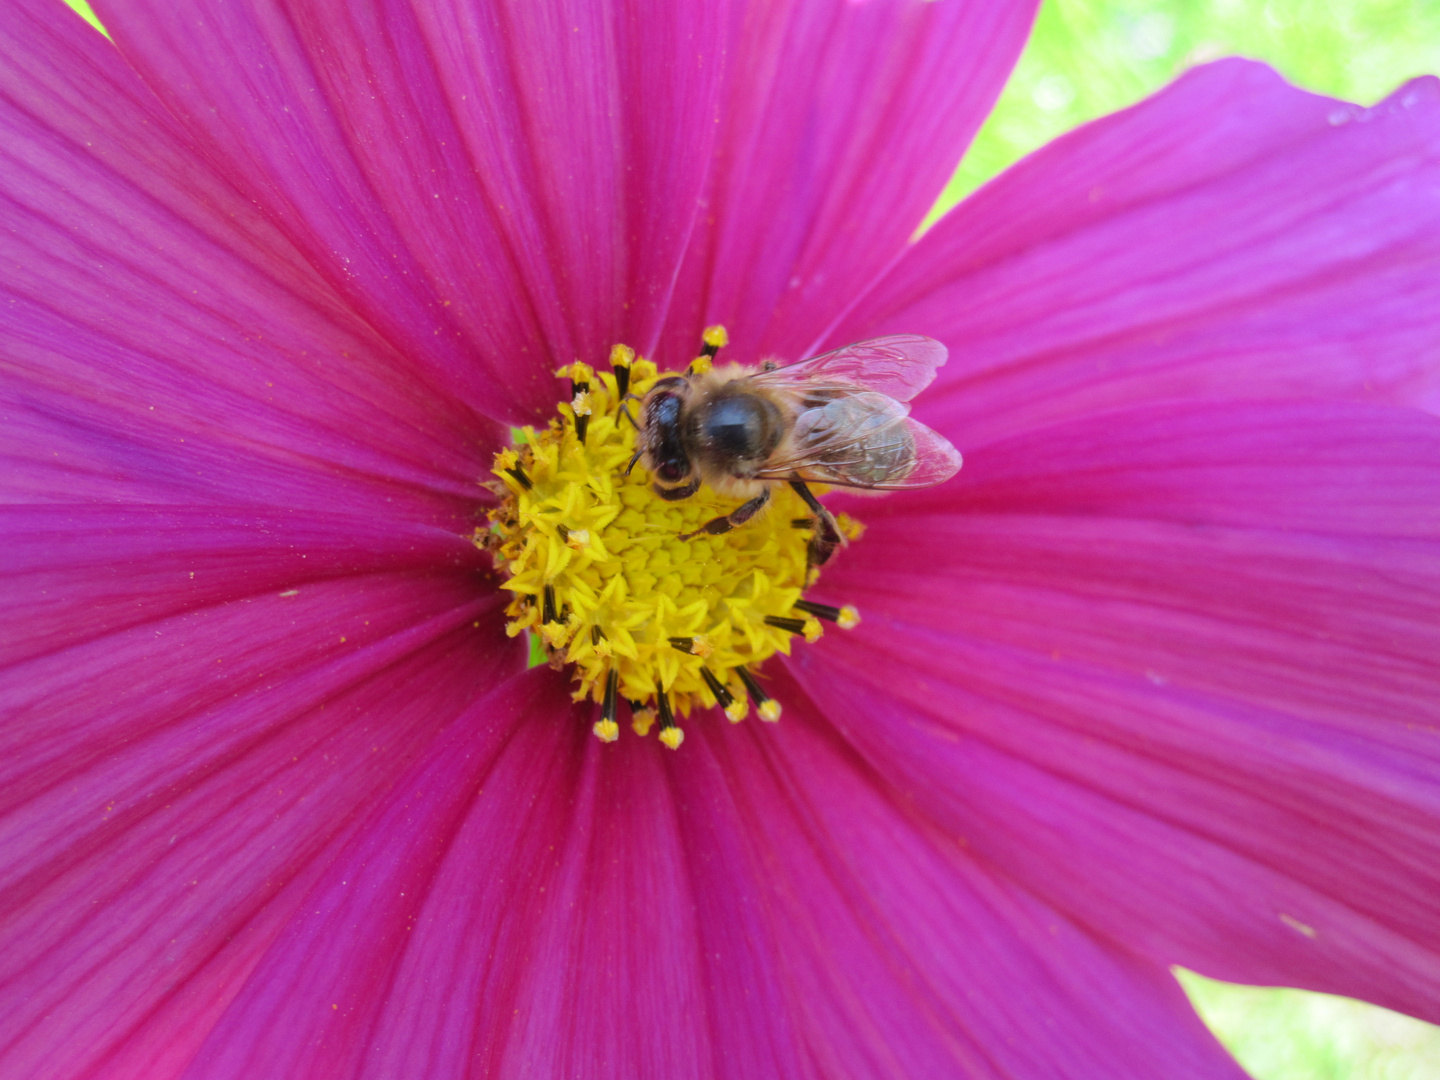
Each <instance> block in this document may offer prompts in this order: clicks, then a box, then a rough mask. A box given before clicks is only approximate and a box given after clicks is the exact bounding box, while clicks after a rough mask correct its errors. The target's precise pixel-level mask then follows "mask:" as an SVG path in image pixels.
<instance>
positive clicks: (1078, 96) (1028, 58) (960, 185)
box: [66, 0, 1440, 1080]
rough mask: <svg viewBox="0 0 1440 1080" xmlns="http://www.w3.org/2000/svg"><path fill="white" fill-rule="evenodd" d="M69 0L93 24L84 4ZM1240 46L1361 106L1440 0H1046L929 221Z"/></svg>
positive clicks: (1322, 1059) (1296, 1008) (1310, 1039)
mask: <svg viewBox="0 0 1440 1080" xmlns="http://www.w3.org/2000/svg"><path fill="white" fill-rule="evenodd" d="M66 2H67V3H69V4H70V6H71V7H73V8H75V9H76V10H77V11H79V12H80V13H81V14H82V15H84V16H85V17H86V18H88V19H89V20H90V21H91V22H92V23H94V24H95V25H96V26H97V27H98V26H99V25H100V24H99V22H98V21H97V20H96V19H95V16H94V14H93V13H92V12H91V11H90V7H89V5H88V4H87V3H85V0H66ZM1236 53H1238V54H1242V55H1245V56H1251V57H1254V58H1256V59H1260V60H1265V61H1267V62H1268V63H1270V64H1273V65H1274V66H1275V67H1276V68H1278V69H1279V70H1280V71H1281V72H1282V73H1283V74H1284V75H1285V76H1286V77H1287V78H1289V79H1290V80H1291V81H1292V82H1294V83H1297V84H1298V85H1300V86H1303V87H1305V88H1307V89H1310V90H1315V91H1318V92H1320V93H1325V94H1331V95H1333V96H1335V97H1340V98H1345V99H1347V100H1350V101H1359V102H1363V103H1366V104H1369V103H1371V102H1373V101H1375V100H1377V99H1378V98H1381V97H1383V96H1384V95H1385V94H1387V93H1389V92H1390V91H1391V90H1392V89H1394V88H1395V86H1396V85H1398V84H1399V83H1400V82H1403V81H1404V80H1405V79H1406V78H1409V77H1410V76H1412V75H1419V74H1423V73H1426V72H1440V0H1328V2H1320V0H1269V2H1254V0H1046V2H1045V4H1044V6H1043V7H1042V9H1041V12H1040V17H1039V19H1038V20H1037V22H1036V26H1035V33H1034V35H1033V36H1032V38H1031V40H1030V44H1029V46H1028V47H1027V48H1026V51H1025V55H1024V56H1023V57H1022V58H1021V60H1020V64H1019V66H1018V67H1017V68H1016V70H1015V73H1014V75H1013V76H1012V78H1011V80H1010V83H1009V85H1008V86H1007V87H1006V88H1005V93H1004V94H1003V95H1002V96H1001V98H1000V102H999V104H998V105H997V106H996V108H995V111H994V113H993V114H992V115H991V117H990V119H989V121H987V123H986V124H985V126H984V128H982V129H981V131H980V134H979V136H978V137H977V138H976V140H975V143H974V145H973V146H972V147H971V148H970V151H969V153H968V154H966V156H965V160H964V161H963V162H961V164H960V168H959V170H958V171H957V172H956V174H955V177H954V179H953V180H952V181H951V183H950V185H949V186H948V187H947V188H946V190H945V193H944V195H943V196H942V197H941V200H940V202H939V204H938V205H937V208H936V214H937V216H938V214H939V213H940V212H943V210H944V209H947V208H948V207H950V206H952V205H954V204H955V203H956V202H957V201H959V199H960V198H961V197H962V196H963V195H965V193H967V192H969V191H971V190H973V189H974V188H976V187H978V186H979V185H980V184H982V183H984V182H985V181H986V180H988V179H989V178H990V177H992V176H994V175H995V174H996V173H998V172H1000V170H1002V169H1004V168H1005V167H1006V166H1008V165H1010V164H1011V163H1013V162H1014V161H1016V160H1017V159H1019V158H1020V157H1023V156H1024V155H1025V154H1027V153H1029V152H1030V151H1031V150H1034V149H1036V148H1037V147H1039V146H1041V145H1043V144H1044V143H1046V142H1048V141H1049V140H1050V139H1052V138H1054V137H1055V136H1056V135H1059V134H1061V133H1062V132H1064V131H1068V130H1069V129H1070V128H1072V127H1075V126H1076V125H1077V124H1081V123H1084V122H1085V121H1086V120H1091V119H1094V118H1095V117H1097V116H1102V115H1104V114H1105V113H1107V112H1113V111H1114V110H1115V109H1119V108H1123V107H1125V106H1126V105H1129V104H1132V103H1133V102H1135V101H1138V100H1139V99H1140V98H1142V97H1144V96H1145V95H1147V94H1149V93H1151V92H1153V91H1154V90H1156V89H1158V88H1159V87H1161V86H1163V85H1164V84H1165V83H1167V82H1169V81H1170V79H1171V78H1173V77H1174V76H1175V75H1176V74H1177V73H1178V72H1180V71H1182V70H1183V69H1184V68H1186V67H1187V66H1189V65H1191V64H1194V63H1199V62H1202V61H1204V60H1209V59H1214V58H1215V57H1219V56H1228V55H1232V54H1236ZM540 659H541V662H543V656H542V657H541V658H540ZM532 662H534V661H533V660H532ZM1178 975H1179V977H1180V981H1181V983H1182V985H1183V986H1184V987H1185V991H1186V993H1188V994H1189V995H1190V999H1191V1001H1192V1002H1193V1003H1194V1004H1195V1007H1196V1009H1197V1010H1198V1011H1199V1012H1200V1015H1201V1017H1202V1018H1203V1019H1204V1020H1205V1022H1206V1024H1208V1025H1209V1026H1210V1029H1211V1030H1212V1031H1214V1032H1215V1033H1216V1035H1217V1036H1218V1037H1219V1038H1220V1040H1221V1041H1222V1042H1223V1043H1224V1044H1225V1045H1226V1046H1227V1047H1228V1048H1229V1049H1230V1051H1231V1052H1232V1053H1234V1054H1235V1056H1236V1057H1237V1058H1238V1059H1239V1060H1240V1063H1241V1064H1242V1065H1244V1066H1245V1068H1246V1069H1247V1070H1249V1071H1250V1073H1251V1074H1252V1075H1253V1076H1255V1077H1256V1078H1257V1080H1440V1028H1436V1027H1432V1026H1430V1025H1428V1024H1422V1023H1420V1022H1419V1021H1417V1020H1411V1019H1409V1018H1408V1017H1403V1016H1398V1015H1396V1014H1395V1013H1391V1012H1387V1011H1386V1010H1384V1009H1378V1008H1375V1007H1374V1006H1371V1005H1365V1004H1362V1003H1360V1002H1356V1001H1349V1000H1347V999H1345V998H1337V997H1330V996H1328V995H1324V994H1310V993H1306V992H1304V991H1300V990H1276V989H1267V988H1261V987H1249V986H1232V985H1230V984H1227V983H1220V982H1215V981H1213V980H1210V979H1204V978H1201V977H1200V976H1198V975H1193V974H1191V973H1190V972H1185V971H1181V972H1179V973H1178ZM1097 1080H1100V1078H1097Z"/></svg>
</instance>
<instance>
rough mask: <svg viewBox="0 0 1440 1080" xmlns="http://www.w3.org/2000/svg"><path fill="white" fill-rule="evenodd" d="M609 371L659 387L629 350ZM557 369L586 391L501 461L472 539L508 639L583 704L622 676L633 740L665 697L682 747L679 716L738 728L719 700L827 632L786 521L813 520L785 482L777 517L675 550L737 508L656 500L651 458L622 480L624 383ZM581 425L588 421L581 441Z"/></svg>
mask: <svg viewBox="0 0 1440 1080" xmlns="http://www.w3.org/2000/svg"><path fill="white" fill-rule="evenodd" d="M726 340H727V339H726V335H725V332H724V329H723V328H719V327H711V328H710V329H708V330H707V331H706V334H705V344H706V346H707V351H709V349H710V348H719V347H722V346H724V345H725V344H726ZM611 363H612V365H613V366H614V367H615V368H616V369H617V370H621V371H623V374H622V376H621V381H622V382H623V383H625V384H626V385H625V390H628V392H629V393H630V394H632V395H635V396H639V397H643V396H644V395H645V393H646V392H647V391H648V390H649V389H650V387H651V386H652V385H653V384H654V382H655V380H656V378H657V377H658V373H657V370H656V367H655V365H654V364H653V363H651V362H650V361H648V360H645V359H643V358H637V357H636V356H635V353H634V351H633V350H631V349H629V348H627V347H625V346H623V345H617V346H616V347H615V348H614V349H613V350H612V351H611ZM557 374H558V375H559V376H560V377H561V378H568V379H570V380H572V382H574V383H575V384H577V387H583V389H579V391H578V392H577V393H576V394H575V396H574V398H573V400H572V401H571V402H569V403H565V404H561V405H560V406H559V408H558V410H557V412H558V415H557V416H556V417H555V418H554V419H552V420H551V421H550V423H549V424H548V425H546V426H544V427H541V428H538V429H537V428H531V427H527V428H525V429H523V430H522V431H521V432H520V433H518V435H517V443H518V445H517V446H515V447H513V448H506V449H504V450H501V451H500V452H499V453H498V454H496V456H495V475H496V476H497V477H498V478H499V480H500V481H501V484H499V485H495V490H496V491H497V492H500V493H501V494H502V496H503V498H502V501H501V502H500V504H499V505H498V506H496V507H495V508H494V509H493V510H491V511H490V513H489V525H488V528H481V529H477V530H476V538H475V539H476V543H477V544H479V545H480V546H482V547H484V548H485V549H486V550H488V551H489V552H490V553H491V555H492V557H493V559H494V561H495V566H496V568H497V569H498V570H499V571H501V572H503V573H504V574H505V575H506V577H507V580H506V581H505V584H504V588H506V589H508V590H509V591H510V592H511V594H512V595H513V599H512V600H511V602H510V604H509V605H508V607H507V608H506V612H505V614H506V616H507V617H508V619H509V622H508V623H507V625H506V631H507V633H510V634H511V635H512V636H514V635H516V634H518V633H519V632H520V631H522V630H528V631H530V632H531V633H534V634H536V635H538V637H539V639H540V641H541V642H543V644H544V647H545V650H546V652H547V653H548V654H549V658H550V660H551V663H552V664H555V665H557V666H559V665H568V666H569V667H570V671H571V676H572V678H573V679H574V680H575V684H576V685H575V690H574V695H573V696H574V697H575V699H576V700H577V701H578V700H583V699H585V698H589V699H590V700H592V701H595V702H597V703H599V702H600V701H601V700H602V697H603V695H604V692H605V687H606V682H607V678H608V677H609V675H610V673H611V672H612V671H613V672H614V673H615V681H614V693H615V694H617V695H618V696H619V697H623V698H625V699H627V700H629V701H631V702H635V703H638V705H639V707H638V708H634V709H633V718H632V723H631V726H632V728H633V729H634V731H635V732H636V734H639V735H645V734H647V733H648V732H649V731H650V729H651V728H652V727H653V726H654V724H655V722H656V710H655V708H654V707H653V706H654V704H655V703H656V700H657V694H660V695H661V700H662V701H663V702H665V703H666V707H665V709H664V710H663V711H664V719H665V723H664V724H662V726H661V733H660V740H661V741H662V742H663V743H664V744H665V745H666V746H669V747H671V748H672V749H674V748H675V747H678V746H679V745H680V743H681V741H682V740H683V739H684V735H683V733H682V732H681V730H680V728H679V727H678V726H675V724H674V723H673V722H671V721H670V717H671V716H672V715H675V716H684V717H688V716H689V715H690V712H691V710H692V709H695V708H712V707H714V706H715V705H717V704H723V705H725V713H726V716H727V717H729V719H730V720H731V721H732V722H739V721H740V720H743V719H744V718H745V716H746V714H747V712H748V711H749V704H748V703H747V701H746V698H745V695H744V693H743V692H742V693H738V694H736V695H735V696H734V698H733V700H725V699H726V698H727V697H729V690H727V686H729V687H731V688H733V686H734V681H733V676H734V673H736V672H737V671H738V672H739V674H740V676H741V679H742V681H744V680H745V679H749V678H750V676H749V675H748V674H746V672H749V671H754V670H756V669H757V668H758V666H759V665H760V664H762V663H763V662H764V661H765V660H766V659H767V658H769V657H771V656H773V655H774V654H775V653H777V652H778V653H783V654H786V655H788V654H789V653H790V650H791V649H792V648H793V647H794V646H795V645H796V644H798V643H799V642H801V641H805V642H810V643H813V642H815V641H817V640H818V639H819V638H820V636H821V634H822V633H823V628H822V626H821V624H820V622H819V620H818V619H815V618H813V617H806V618H805V619H804V620H803V629H798V628H797V623H796V618H795V616H796V612H795V610H794V608H795V604H796V602H797V601H799V600H800V599H801V594H802V592H803V590H804V589H805V588H806V587H807V578H808V577H813V572H812V571H811V568H809V567H808V566H807V564H806V541H807V539H808V536H807V533H806V531H805V530H801V529H796V528H794V527H793V526H792V525H791V522H792V521H793V520H795V519H797V518H804V517H806V516H807V515H808V510H807V508H806V507H805V505H804V503H803V502H802V500H801V499H800V497H799V496H798V495H796V494H795V493H794V492H793V491H791V490H790V488H789V486H788V485H776V486H775V489H774V491H773V494H772V497H771V505H770V507H769V508H767V510H766V511H765V512H764V513H762V514H760V515H757V517H755V518H753V519H752V520H750V521H749V522H747V523H746V524H745V525H743V526H741V527H739V528H736V529H733V530H731V531H730V532H728V533H725V534H722V535H720V536H711V535H708V534H704V535H698V536H691V537H690V538H689V539H687V540H681V539H680V537H681V536H682V535H683V534H693V533H695V532H696V531H697V530H698V529H699V528H700V527H701V526H702V525H704V524H705V523H706V522H708V521H710V520H711V519H712V518H716V517H722V516H724V515H726V514H728V513H730V512H731V511H732V510H734V509H735V508H736V506H737V505H739V501H742V500H736V499H734V498H726V497H722V496H720V495H718V494H716V493H715V492H714V491H712V490H711V489H710V488H709V487H708V486H705V487H702V488H701V489H700V490H699V491H698V492H697V493H696V494H695V495H693V496H691V497H690V498H688V499H683V500H680V501H677V502H667V501H665V500H664V499H661V498H660V497H659V496H658V495H657V494H656V493H655V492H654V491H653V490H652V489H651V487H650V482H651V477H650V476H649V474H648V473H647V472H646V470H645V468H644V466H643V463H639V464H636V465H635V467H634V468H632V469H631V470H630V472H629V474H628V475H626V472H625V470H626V467H627V465H629V464H630V461H631V459H632V457H633V455H634V453H635V436H636V431H635V427H634V425H633V424H632V423H631V422H630V420H628V419H626V417H625V416H624V415H622V413H621V406H622V405H623V404H624V399H623V395H622V391H621V389H620V384H619V383H618V382H617V376H616V374H615V373H614V372H602V373H597V372H595V371H594V369H592V368H590V367H589V366H588V365H585V364H582V363H578V362H577V363H574V364H569V365H566V366H565V367H562V368H561V369H560V371H559V372H558V373H557ZM630 413H631V416H634V415H635V412H634V407H633V402H632V405H631V410H630ZM577 417H586V418H587V423H586V424H585V426H584V427H583V428H581V429H580V432H579V433H578V434H577V430H576V429H577V423H576V418H577ZM582 436H583V438H582ZM826 610H829V611H833V610H834V609H826ZM843 610H844V612H846V613H848V614H849V615H851V616H853V621H852V622H851V625H854V623H855V622H858V621H859V616H858V615H856V614H854V609H853V608H846V609H843ZM827 618H833V616H827ZM775 623H779V624H780V625H778V626H777V625H775ZM839 624H840V625H842V626H843V625H845V621H844V616H842V618H841V619H840V620H839ZM787 626H788V627H789V629H788V630H787V629H786V628H785V627H787ZM797 630H798V632H797ZM792 635H794V636H792ZM707 676H708V677H709V681H708V682H707ZM717 679H718V681H716V680H717ZM712 686H713V687H714V688H715V689H714V690H712ZM662 688H663V689H662ZM717 691H718V693H719V695H720V698H721V701H720V702H717V700H716V692H717ZM757 712H758V713H759V715H760V716H761V718H762V719H764V720H769V721H774V720H777V719H779V716H780V706H779V703H778V702H775V701H771V700H766V701H764V702H761V703H760V704H758V705H757ZM593 730H594V733H595V735H596V736H597V737H598V738H600V739H601V740H602V741H605V742H612V741H614V740H615V739H616V738H618V736H619V725H618V724H617V723H616V722H615V720H614V719H613V717H611V716H607V717H604V718H602V719H601V720H599V721H598V722H597V723H595V725H594V729H593Z"/></svg>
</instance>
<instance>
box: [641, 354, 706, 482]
mask: <svg viewBox="0 0 1440 1080" xmlns="http://www.w3.org/2000/svg"><path fill="white" fill-rule="evenodd" d="M688 398H689V384H688V383H686V381H685V379H684V378H682V377H680V376H678V375H672V376H670V377H669V378H665V379H661V380H660V381H659V382H657V383H656V384H655V385H654V386H653V387H651V389H650V392H649V393H648V394H646V395H645V405H644V408H643V410H642V413H641V416H642V420H641V423H640V449H641V451H642V452H643V454H644V457H645V467H646V468H647V469H649V470H650V472H651V474H652V475H653V476H654V478H655V480H656V481H658V482H659V483H660V484H663V485H666V486H672V485H676V484H683V483H684V482H685V481H686V480H688V479H689V477H690V473H691V470H692V468H693V466H692V465H691V462H690V455H689V454H688V453H686V451H685V443H684V439H683V437H682V436H683V432H682V430H681V416H682V413H683V412H684V409H685V403H686V401H687V399H688Z"/></svg>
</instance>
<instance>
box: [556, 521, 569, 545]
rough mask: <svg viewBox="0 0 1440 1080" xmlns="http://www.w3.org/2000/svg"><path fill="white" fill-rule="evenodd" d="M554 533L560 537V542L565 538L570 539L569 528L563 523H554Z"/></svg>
mask: <svg viewBox="0 0 1440 1080" xmlns="http://www.w3.org/2000/svg"><path fill="white" fill-rule="evenodd" d="M555 535H556V536H558V537H560V542H561V543H562V544H563V543H564V542H565V541H566V540H569V539H570V530H569V529H567V528H566V527H565V526H564V525H556V526H555Z"/></svg>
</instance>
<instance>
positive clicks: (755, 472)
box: [627, 334, 961, 566]
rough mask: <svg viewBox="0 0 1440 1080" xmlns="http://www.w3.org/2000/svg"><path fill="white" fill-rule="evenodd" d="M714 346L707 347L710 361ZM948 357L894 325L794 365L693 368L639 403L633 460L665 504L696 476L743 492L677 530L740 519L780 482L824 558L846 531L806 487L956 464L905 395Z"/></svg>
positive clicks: (876, 483)
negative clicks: (800, 505)
mask: <svg viewBox="0 0 1440 1080" xmlns="http://www.w3.org/2000/svg"><path fill="white" fill-rule="evenodd" d="M713 354H714V350H713V349H711V348H707V349H706V358H707V359H708V357H709V356H712V355H713ZM946 357H947V352H946V349H945V346H944V345H942V344H941V343H940V342H938V341H932V340H931V339H930V338H926V337H919V336H916V335H913V334H896V335H893V336H891V337H883V338H875V339H874V340H871V341H862V342H859V343H857V344H854V345H847V346H845V347H844V348H843V349H836V350H835V351H834V352H828V353H824V354H823V355H820V356H812V357H810V358H809V359H808V360H800V361H798V362H796V363H793V364H786V365H780V364H776V363H774V362H767V363H766V364H763V365H761V366H759V367H744V366H742V365H740V364H731V365H729V366H727V367H725V368H710V366H709V364H708V363H706V364H697V365H692V367H691V369H690V370H689V371H688V372H686V373H685V374H684V375H669V376H666V377H664V378H661V379H660V380H659V381H657V382H656V383H655V384H654V385H653V386H652V387H651V389H650V390H649V392H648V393H647V394H646V395H645V397H644V398H643V399H642V400H641V404H640V420H639V422H638V423H636V427H637V429H638V435H637V438H636V450H635V457H634V458H632V459H631V461H630V467H632V468H633V467H634V465H635V462H636V461H643V462H644V465H645V468H646V469H647V470H649V472H650V475H651V477H652V487H653V488H654V490H655V493H656V494H657V495H659V496H660V497H661V498H662V499H666V500H669V501H672V502H673V501H678V500H680V499H688V498H689V497H690V496H691V495H694V494H695V492H696V491H698V490H699V489H700V485H701V484H708V485H709V486H710V487H711V488H712V489H713V490H714V491H716V492H717V493H718V494H720V495H722V496H730V497H733V498H736V499H742V500H744V501H743V502H742V503H741V505H740V506H739V507H737V508H736V509H734V510H732V511H731V512H730V513H729V514H726V515H724V516H723V517H717V518H713V519H712V520H710V521H708V522H706V523H705V524H704V525H702V526H701V527H700V528H699V529H696V530H695V531H694V532H690V533H685V534H684V535H683V536H682V537H681V539H689V538H690V537H693V536H699V535H702V534H707V535H710V536H718V535H720V534H722V533H727V532H729V531H730V530H731V529H734V528H737V527H738V526H741V525H744V524H745V523H746V522H747V521H749V520H750V519H751V518H752V517H754V516H755V515H756V514H758V513H759V512H760V511H761V510H762V509H764V507H765V504H766V503H767V502H769V500H770V494H771V490H772V489H773V488H774V486H775V485H776V484H780V483H787V484H789V485H790V487H791V488H793V489H794V490H795V492H796V493H797V494H798V495H799V496H800V498H801V499H803V500H804V501H805V505H806V506H807V507H809V509H810V513H811V515H812V522H813V526H814V532H813V536H812V539H811V540H810V544H809V550H808V558H809V561H810V564H811V565H812V566H822V565H824V563H825V562H826V561H827V560H828V559H829V558H830V556H831V555H832V554H833V553H834V551H835V549H836V547H838V546H839V545H840V544H842V543H844V540H843V537H842V534H841V532H840V530H839V527H838V526H837V525H836V523H835V518H834V517H833V516H832V515H831V514H830V512H829V511H828V510H826V509H825V507H824V506H822V505H821V504H820V501H819V500H818V499H817V498H816V497H815V494H814V493H813V492H812V491H811V490H810V489H809V487H808V486H807V485H808V484H825V485H827V486H830V487H843V488H851V489H856V490H859V491H878V492H884V491H899V490H904V489H908V488H921V487H930V486H932V485H934V484H939V483H942V482H943V481H945V480H948V479H950V477H952V476H954V475H955V473H956V472H957V471H959V469H960V464H961V459H960V453H959V451H957V450H956V449H955V448H954V447H953V446H951V445H950V443H949V442H948V441H946V439H945V438H944V437H943V436H942V435H940V434H938V433H936V432H935V431H932V430H931V429H930V428H928V427H926V426H925V425H924V424H922V423H920V422H919V421H918V420H913V419H911V418H910V416H909V412H910V406H909V405H907V404H905V403H906V402H908V401H909V400H910V399H911V398H913V397H914V396H915V395H916V394H918V393H919V392H920V391H921V390H923V389H924V388H925V387H926V386H928V385H929V384H930V382H931V380H932V379H934V378H935V372H936V369H937V368H939V367H940V366H941V365H942V364H944V363H945V360H946ZM627 415H628V414H627ZM627 472H628V469H627Z"/></svg>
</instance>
